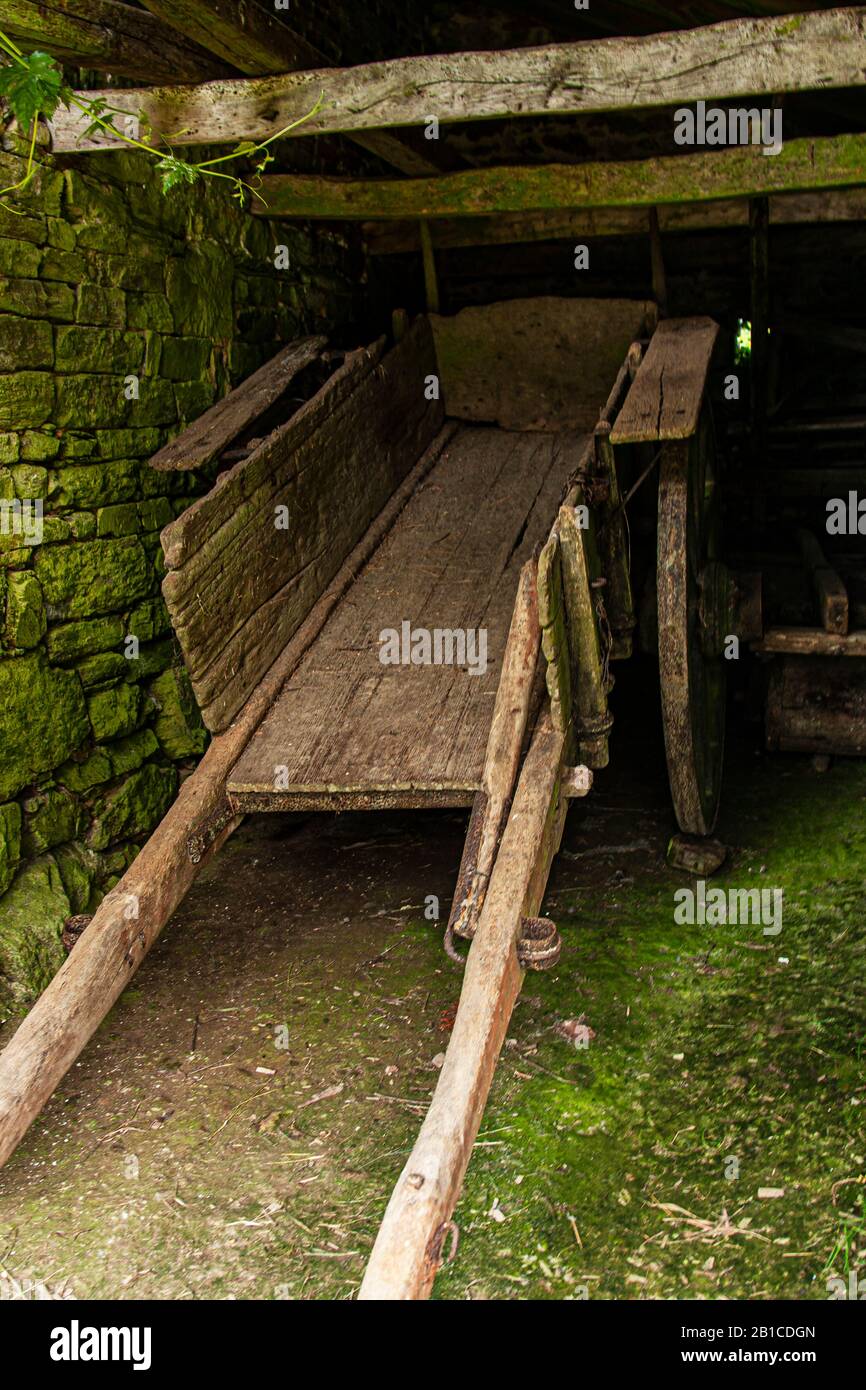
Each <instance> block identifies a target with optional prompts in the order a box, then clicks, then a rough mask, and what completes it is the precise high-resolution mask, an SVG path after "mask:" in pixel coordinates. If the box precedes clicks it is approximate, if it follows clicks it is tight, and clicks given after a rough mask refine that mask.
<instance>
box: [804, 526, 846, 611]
mask: <svg viewBox="0 0 866 1390" xmlns="http://www.w3.org/2000/svg"><path fill="white" fill-rule="evenodd" d="M797 540H798V541H799V545H800V551H801V553H802V556H803V559H804V560H805V562H806V565H807V567H808V569H809V572H810V574H811V576H812V584H813V586H814V589H815V594H816V597H817V599H818V607H819V609H820V613H821V622H822V623H823V625H824V631H825V632H835V633H839V634H841V636H843V637H844V636H845V634H846V633H847V631H848V591H847V590H846V588H845V585H844V584H843V583H842V580H841V579H840V578H839V575H838V574H837V573H836V571H835V569H834V568H833V566H832V565H830V564H828V562H827V559H826V556H825V555H824V552H823V550H822V549H821V547H820V545H819V544H818V542H817V540H816V539H815V537H814V536H813V535H812V532H811V531H806V530H803V529H801V530H799V531H798V532H797Z"/></svg>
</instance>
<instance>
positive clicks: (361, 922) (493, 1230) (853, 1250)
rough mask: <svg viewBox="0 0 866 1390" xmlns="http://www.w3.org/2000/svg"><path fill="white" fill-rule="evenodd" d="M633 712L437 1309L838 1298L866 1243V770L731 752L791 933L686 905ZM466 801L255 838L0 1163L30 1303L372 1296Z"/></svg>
mask: <svg viewBox="0 0 866 1390" xmlns="http://www.w3.org/2000/svg"><path fill="white" fill-rule="evenodd" d="M640 708H641V716H640V718H638V719H636V720H635V719H631V720H626V719H621V721H620V727H619V728H618V730H616V731H615V735H614V742H613V760H612V764H613V765H612V767H611V768H610V769H609V770H608V771H606V772H604V773H602V774H599V775H598V777H597V781H596V789H595V791H594V792H593V794H592V796H591V797H590V798H588V799H587V801H585V802H583V803H580V804H576V805H575V806H573V807H572V810H571V812H570V814H569V819H568V823H567V827H566V833H565V839H564V842H563V850H562V853H561V854H560V856H559V858H558V860H557V861H556V864H555V867H554V871H553V874H552V877H551V880H550V888H549V892H548V897H547V900H546V907H545V911H546V912H547V913H548V915H550V916H552V917H553V918H554V919H555V920H556V921H557V923H558V925H559V926H560V929H561V930H562V934H563V938H564V949H563V953H562V958H561V961H560V964H559V966H558V967H557V968H556V969H555V970H553V971H552V972H550V973H547V974H536V975H529V976H528V977H527V979H526V983H525V986H524V992H523V995H522V998H521V1001H520V1003H519V1005H518V1007H517V1010H516V1012H515V1015H514V1018H513V1021H512V1026H511V1028H510V1031H509V1036H508V1040H507V1043H506V1046H505V1050H504V1052H503V1056H502V1060H501V1063H500V1066H499V1070H498V1073H497V1078H496V1081H495V1083H494V1089H493V1093H492V1097H491V1102H490V1104H489V1106H488V1109H487V1112H486V1115H485V1119H484V1122H483V1125H482V1129H481V1134H480V1136H479V1141H478V1144H477V1145H476V1149H475V1152H474V1154H473V1158H472V1163H471V1166H470V1170H469V1175H468V1178H467V1182H466V1187H465V1191H464V1194H463V1198H462V1200H461V1202H460V1205H459V1207H458V1210H457V1213H456V1219H457V1222H458V1225H459V1228H460V1241H459V1247H458V1250H457V1255H456V1258H455V1259H454V1261H453V1263H452V1264H451V1265H450V1266H448V1267H447V1268H446V1269H445V1270H443V1272H442V1274H441V1275H440V1277H439V1279H438V1281H437V1286H436V1296H437V1297H440V1298H482V1299H483V1298H552V1299H561V1298H583V1297H587V1296H589V1297H591V1298H605V1299H609V1298H633V1299H644V1298H719V1297H727V1298H753V1299H766V1298H772V1297H782V1298H791V1297H806V1298H815V1299H825V1298H827V1297H828V1287H827V1280H828V1278H829V1277H830V1276H831V1275H834V1274H835V1275H841V1276H842V1277H844V1278H847V1273H848V1270H849V1269H853V1268H856V1267H857V1266H858V1264H859V1265H860V1267H861V1268H862V1266H863V1262H864V1260H866V1137H864V1133H863V1108H862V1107H863V1105H864V1101H866V1082H864V1066H863V1054H864V1051H866V1013H864V992H866V985H864V980H866V934H864V929H863V920H864V909H866V882H864V880H866V874H864V867H866V816H864V807H866V763H862V762H861V763H855V762H842V761H840V762H837V763H836V764H834V765H833V766H832V767H831V769H830V770H829V771H828V772H826V773H824V774H819V773H817V772H815V771H814V770H813V769H812V767H811V765H810V762H809V760H808V759H807V758H797V757H777V758H769V757H767V756H765V755H764V754H762V753H761V752H760V750H759V741H758V738H757V735H751V734H749V735H748V736H741V737H740V739H739V741H736V740H735V741H734V742H733V744H732V746H731V747H730V748H729V755H728V768H727V774H726V783H725V798H724V807H723V815H722V820H721V823H720V826H719V833H720V835H721V837H722V838H723V839H724V840H725V842H726V843H727V844H728V845H729V846H730V856H729V860H728V863H727V865H726V866H725V868H724V869H723V870H722V871H721V872H720V873H719V874H718V875H717V876H716V877H715V878H714V879H713V883H714V884H716V883H718V884H719V885H721V886H723V887H726V888H728V887H737V888H741V887H745V888H748V887H752V886H760V887H769V888H773V887H781V888H782V889H783V890H784V909H783V912H784V915H783V928H782V931H781V933H780V934H779V935H778V936H776V937H768V936H765V935H764V933H763V931H762V928H761V926H760V925H757V926H749V925H746V926H731V925H727V926H718V927H708V926H698V925H695V926H681V925H677V924H676V923H675V921H674V907H675V900H674V893H675V892H676V890H677V889H678V888H680V887H682V886H688V884H689V882H690V881H689V879H688V878H686V877H685V876H684V875H682V874H678V873H675V872H674V871H672V870H670V869H668V868H667V867H666V866H665V861H664V851H665V846H666V843H667V840H668V837H669V835H670V833H671V829H672V817H671V812H670V808H669V802H668V795H667V788H666V784H665V780H664V766H663V762H662V754H661V742H660V734H659V729H658V723H657V719H656V718H655V717H654V716H653V714H652V708H651V705H650V706H649V707H646V705H645V704H641V706H640ZM629 723H631V725H632V727H635V726H638V727H640V728H641V730H642V734H643V738H642V739H641V738H634V737H633V738H631V739H630V738H629V737H628V735H627V734H626V733H625V732H624V728H623V726H624V725H625V726H627V725H628V724H629ZM464 823H465V817H464V816H463V815H462V814H457V813H444V812H442V813H423V814H422V813H416V814H404V813H401V814H393V815H385V814H378V815H374V814H371V815H345V816H340V817H327V816H317V817H315V818H313V819H309V820H307V821H305V822H301V823H299V822H298V821H297V820H292V819H290V818H288V817H284V818H281V817H277V816H275V817H270V818H268V817H259V818H256V819H252V820H250V821H248V822H247V823H246V824H245V825H244V826H243V827H242V829H241V830H240V832H239V833H238V834H237V835H236V836H235V837H234V839H233V840H231V841H230V842H229V844H228V845H227V846H226V848H225V850H224V851H223V853H222V854H221V855H220V857H219V858H218V860H217V861H216V862H215V863H214V864H213V865H212V866H211V867H210V868H208V870H207V871H206V872H205V873H203V874H202V876H201V877H200V879H199V881H198V882H197V884H196V886H195V887H194V889H193V891H192V892H191V893H190V895H189V896H188V898H187V899H186V901H185V903H184V904H183V906H182V908H181V910H180V911H179V912H178V914H177V915H176V917H175V918H174V920H173V921H172V922H171V923H170V925H169V926H168V928H167V929H166V931H165V933H164V935H163V937H162V938H161V940H160V941H159V943H158V944H157V946H156V948H155V949H154V951H153V953H152V955H151V956H150V958H149V959H148V960H147V961H146V962H145V964H144V966H143V967H142V969H141V971H140V972H139V974H138V976H137V977H136V979H135V981H134V983H133V986H132V988H130V989H129V990H128V991H127V993H126V994H125V995H124V997H123V998H122V999H121V1001H120V1002H119V1003H118V1005H117V1006H116V1008H115V1009H114V1010H113V1012H112V1013H111V1015H110V1017H109V1018H108V1019H107V1021H106V1023H105V1024H104V1025H103V1027H102V1029H101V1030H100V1032H99V1033H98V1034H97V1036H96V1038H95V1039H94V1040H93V1042H92V1043H91V1045H90V1046H89V1047H88V1049H87V1050H86V1052H85V1053H84V1055H83V1057H82V1058H81V1060H80V1061H79V1063H78V1065H77V1066H76V1067H75V1068H74V1069H73V1070H72V1072H71V1073H70V1075H69V1076H68V1077H67V1078H66V1082H65V1083H64V1085H63V1086H62V1087H61V1088H60V1090H59V1092H58V1093H57V1095H56V1096H55V1097H54V1099H53V1100H52V1102H51V1103H50V1105H49V1106H48V1108H47V1109H46V1111H45V1112H44V1114H43V1116H42V1117H41V1119H40V1121H39V1122H38V1123H37V1124H36V1125H35V1126H34V1128H33V1129H32V1130H31V1132H30V1134H29V1135H28V1137H27V1138H26V1139H25V1141H24V1142H23V1143H22V1145H21V1147H20V1148H19V1150H18V1152H17V1154H16V1155H15V1156H14V1157H13V1158H12V1159H11V1160H10V1162H9V1163H8V1164H7V1166H6V1168H5V1169H4V1170H3V1171H2V1173H0V1281H2V1282H3V1284H4V1285H5V1290H6V1293H7V1296H9V1292H10V1290H11V1291H12V1292H14V1290H15V1289H16V1288H28V1287H31V1286H32V1285H33V1284H34V1283H36V1284H38V1285H40V1286H44V1287H45V1289H46V1290H51V1291H53V1292H54V1294H55V1295H57V1296H63V1295H64V1294H66V1295H67V1296H71V1297H77V1298H88V1297H110V1298H129V1299H136V1298H145V1297H157V1298H170V1299H183V1298H217V1299H225V1298H257V1299H281V1298H351V1297H352V1296H353V1294H354V1293H355V1291H356V1290H357V1287H358V1284H359V1281H360V1278H361V1274H362V1270H363V1265H364V1259H365V1256H366V1254H367V1252H368V1251H369V1249H370V1246H371V1243H372V1241H373V1238H374V1235H375V1231H376V1227H377V1222H378V1220H379V1218H380V1217H381V1214H382V1212H383V1210H384V1206H385V1203H386V1201H387V1198H388V1195H389V1192H390V1189H391V1186H392V1184H393V1182H394V1180H395V1179H396V1177H397V1175H398V1173H399V1171H400V1169H401V1167H402V1164H403V1161H404V1159H405V1157H406V1155H407V1153H408V1151H409V1149H410V1147H411V1144H412V1141H413V1138H414V1135H415V1133H416V1131H417V1128H418V1126H419V1124H420V1121H421V1118H422V1116H423V1114H424V1110H425V1106H426V1104H427V1101H428V1099H429V1097H430V1094H431V1091H432V1088H433V1086H434V1085H435V1081H436V1076H437V1067H438V1065H439V1064H440V1063H441V1054H442V1053H443V1052H444V1049H445V1047H446V1045H447V1042H448V1032H449V1027H450V1023H451V1020H452V1019H453V1014H454V1009H455V1006H456V1003H457V998H458V994H459V989H460V974H459V971H458V970H457V968H456V967H452V965H451V964H450V963H449V961H448V960H447V959H446V957H445V956H444V955H443V953H442V950H441V946H440V936H441V927H442V922H441V921H440V922H439V923H436V922H433V921H430V920H427V919H426V918H425V915H424V908H425V901H426V900H427V899H428V898H429V896H430V895H435V896H437V897H438V899H439V901H440V905H441V916H442V921H444V919H445V918H446V917H447V912H448V905H449V900H450V895H451V892H452V890H453V883H454V878H455V874H456V869H457V864H458V860H459V856H460V849H461V843H462V834H463V829H464ZM578 1022H579V1023H581V1024H583V1025H586V1027H588V1029H589V1030H590V1031H589V1033H587V1032H586V1031H581V1030H580V1029H578V1028H576V1026H575V1025H576V1024H577V1023H578ZM563 1024H571V1026H570V1027H564V1028H563V1027H562V1025H563ZM8 1031H9V1030H7V1035H8ZM575 1033H576V1034H577V1038H578V1041H580V1040H581V1037H582V1038H583V1040H584V1041H588V1045H587V1046H585V1047H577V1048H576V1047H575V1045H574V1035H575ZM2 1040H3V1039H2V1038H0V1041H2ZM767 1192H771V1193H775V1194H776V1195H773V1196H768V1195H766V1193H767ZM762 1194H763V1195H762Z"/></svg>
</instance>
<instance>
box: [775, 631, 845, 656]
mask: <svg viewBox="0 0 866 1390" xmlns="http://www.w3.org/2000/svg"><path fill="white" fill-rule="evenodd" d="M752 651H753V652H778V653H779V654H781V655H789V656H866V631H862V630H861V631H856V632H849V633H848V634H847V636H845V637H843V636H841V635H838V634H836V633H834V632H825V631H824V629H823V628H822V627H770V628H767V631H766V632H765V633H764V636H763V638H762V639H761V641H760V642H754V643H753V644H752Z"/></svg>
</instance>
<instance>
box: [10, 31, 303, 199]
mask: <svg viewBox="0 0 866 1390" xmlns="http://www.w3.org/2000/svg"><path fill="white" fill-rule="evenodd" d="M0 54H2V55H4V56H5V57H6V59H7V60H8V62H7V63H6V64H5V65H4V66H2V67H0V100H2V101H3V103H4V104H5V106H6V108H7V110H8V112H9V114H10V115H11V116H12V117H14V119H15V121H16V122H17V123H18V126H19V128H20V130H21V131H22V133H23V134H24V137H25V141H26V145H27V162H26V164H25V168H24V173H23V175H22V177H21V178H20V179H18V181H17V182H16V183H12V184H9V185H8V186H7V187H6V188H0V206H2V207H4V208H5V209H6V210H7V211H8V212H16V209H15V208H13V207H10V206H9V204H8V203H6V202H4V201H3V199H4V198H5V197H6V195H7V194H10V193H16V192H21V191H22V190H23V189H24V188H26V187H27V185H28V184H29V183H30V181H31V180H32V179H33V177H34V176H35V174H36V171H37V168H38V164H37V161H36V141H37V136H38V132H39V123H40V121H49V120H51V118H52V116H53V115H54V113H55V111H56V110H57V108H58V106H60V105H61V103H62V104H63V105H64V106H65V107H67V109H69V108H71V107H75V108H77V109H78V110H79V111H81V112H83V113H84V115H85V116H88V117H89V118H90V124H89V125H88V126H87V129H86V130H85V132H84V136H85V137H89V136H91V135H93V134H94V133H96V132H97V131H100V130H102V131H105V132H110V133H111V134H112V135H113V136H115V137H116V138H119V139H120V140H122V141H123V142H124V143H125V144H127V145H129V146H131V147H132V148H133V149H137V150H143V151H144V152H145V153H146V154H148V155H150V156H151V157H152V158H153V159H154V160H155V161H156V169H157V172H158V174H159V176H160V186H161V188H162V191H163V193H170V192H171V190H172V189H173V188H177V187H179V186H180V185H182V184H190V183H197V182H198V181H199V180H200V179H203V178H213V179H226V180H227V181H228V182H229V183H230V184H231V185H232V197H233V198H236V199H237V200H238V201H239V202H240V203H244V202H245V200H246V198H247V196H248V195H249V196H252V197H254V198H258V199H259V201H260V202H262V203H263V202H264V201H265V200H264V198H263V197H262V195H261V194H260V193H259V191H258V189H257V188H256V187H255V185H254V184H253V183H250V182H248V181H247V180H246V179H243V178H241V177H240V176H239V175H238V174H236V173H227V172H225V171H224V170H222V169H216V168H215V167H214V166H215V165H217V164H225V163H227V162H229V161H231V160H234V159H241V158H244V159H251V160H252V161H253V167H254V170H255V173H254V176H253V177H255V178H259V177H260V176H261V174H262V173H263V171H264V170H265V168H266V167H267V166H268V164H270V163H271V162H272V161H273V155H272V154H271V153H270V149H269V147H270V146H271V145H272V144H273V143H274V141H275V140H279V139H281V137H282V136H284V135H288V133H289V131H291V130H294V129H295V128H296V127H297V126H299V125H302V124H303V123H304V121H308V120H309V119H310V118H311V117H312V116H315V115H316V113H317V112H318V111H320V110H321V108H322V103H323V99H324V92H322V93H320V94H319V97H318V99H317V101H316V104H315V105H314V106H313V107H312V108H311V109H310V110H309V111H308V112H307V113H306V114H305V115H303V116H300V117H299V118H298V119H297V120H296V121H292V122H291V124H290V125H287V126H283V128H282V130H278V131H276V132H275V134H273V135H270V136H269V137H268V139H267V140H261V141H259V142H255V141H252V140H243V141H241V143H240V144H239V145H237V147H236V148H235V149H233V150H232V151H230V153H229V154H224V155H219V156H217V157H216V158H215V159H205V160H202V161H200V162H198V163H194V162H192V161H190V160H186V159H181V158H180V156H179V155H177V154H175V152H174V150H173V149H172V147H171V143H170V142H169V141H168V140H166V139H164V138H163V139H162V143H161V145H159V146H154V145H150V144H147V143H146V141H145V140H141V139H138V138H137V137H136V136H134V135H131V134H130V133H129V132H128V131H125V130H122V129H121V128H119V127H118V126H117V124H116V120H117V117H118V116H128V115H129V113H128V112H124V111H118V110H117V109H116V108H113V107H112V106H111V105H110V103H109V101H108V99H107V98H106V97H96V98H91V99H88V100H86V99H83V98H81V97H79V96H78V95H76V93H75V92H74V91H73V90H72V88H71V87H69V86H68V84H67V83H66V82H65V81H64V77H63V71H62V69H61V67H60V65H59V64H58V63H57V61H56V60H55V59H54V58H52V57H51V55H50V54H48V53H41V52H39V51H38V50H37V51H36V52H33V53H29V54H25V53H23V52H22V51H21V49H20V48H18V46H17V44H15V43H13V41H12V39H10V38H9V36H8V35H7V34H4V33H3V31H2V29H0ZM138 128H139V131H140V133H141V132H143V133H144V134H145V135H147V134H149V133H150V126H149V123H148V122H147V119H146V117H145V116H144V115H143V114H140V115H139V118H138Z"/></svg>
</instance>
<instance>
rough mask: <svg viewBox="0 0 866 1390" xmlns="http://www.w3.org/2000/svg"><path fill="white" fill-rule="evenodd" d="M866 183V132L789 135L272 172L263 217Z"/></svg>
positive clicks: (725, 194) (516, 206) (502, 207)
mask: <svg viewBox="0 0 866 1390" xmlns="http://www.w3.org/2000/svg"><path fill="white" fill-rule="evenodd" d="M863 183H866V135H860V134H857V135H833V136H825V137H823V138H821V139H816V140H812V139H807V140H789V141H788V142H787V143H786V144H785V145H784V146H783V148H782V149H781V151H780V153H779V154H777V155H774V156H773V157H771V158H766V157H765V156H764V152H763V150H762V149H760V148H759V147H758V146H756V145H748V146H738V147H736V148H734V149H726V150H721V151H716V150H713V151H712V152H711V153H703V154H686V155H659V156H656V157H653V158H652V159H629V160H621V161H614V160H611V161H608V162H605V163H602V162H599V163H591V164H542V165H525V166H506V167H500V168H495V169H467V170H460V171H459V172H458V173H455V174H440V175H439V176H438V177H437V178H424V179H406V180H403V181H400V180H396V179H394V180H391V179H339V178H332V177H328V176H326V175H318V174H270V175H267V174H266V175H265V176H264V178H263V179H262V185H261V192H262V196H263V198H264V199H265V202H264V203H261V202H257V203H256V204H255V205H254V206H253V209H252V211H253V212H254V213H255V214H256V215H257V216H260V217H281V218H286V217H303V218H327V219H340V220H350V221H355V220H358V221H365V220H367V219H369V218H374V217H375V218H380V219H381V218H391V217H395V218H406V217H419V218H433V217H476V216H479V217H480V216H485V215H488V216H489V215H490V214H491V213H497V212H520V211H531V210H533V209H543V208H551V207H577V208H591V207H615V206H618V207H644V208H646V207H652V206H653V205H654V204H659V203H701V202H705V201H706V200H707V199H713V198H742V197H744V196H747V197H755V196H758V195H761V194H767V193H773V192H776V193H778V192H783V191H785V190H791V191H794V190H803V189H815V188H838V187H841V186H843V185H848V184H863Z"/></svg>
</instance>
